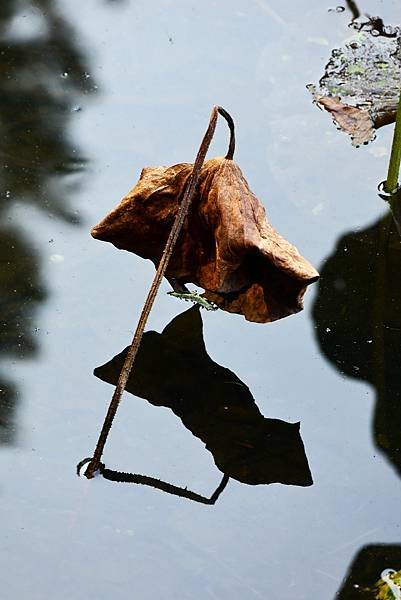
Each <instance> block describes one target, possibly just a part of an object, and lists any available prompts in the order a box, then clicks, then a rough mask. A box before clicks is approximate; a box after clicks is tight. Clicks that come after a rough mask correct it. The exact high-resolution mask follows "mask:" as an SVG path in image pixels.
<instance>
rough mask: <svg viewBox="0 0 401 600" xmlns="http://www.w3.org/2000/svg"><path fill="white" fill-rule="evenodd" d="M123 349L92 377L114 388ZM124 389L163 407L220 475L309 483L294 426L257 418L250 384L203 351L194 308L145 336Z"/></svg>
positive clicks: (255, 481)
mask: <svg viewBox="0 0 401 600" xmlns="http://www.w3.org/2000/svg"><path fill="white" fill-rule="evenodd" d="M126 353H127V349H125V350H124V351H123V352H121V353H120V354H118V355H117V356H115V357H114V358H113V359H112V360H111V361H110V362H108V363H106V364H105V365H103V366H101V367H98V368H97V369H95V375H96V376H97V377H99V378H100V379H102V380H104V381H107V382H108V383H112V384H114V385H116V383H117V379H118V376H119V373H120V371H121V367H122V365H123V363H124V360H125V357H126ZM126 389H127V391H128V392H130V393H131V394H134V395H136V396H139V397H141V398H145V399H147V400H148V401H149V402H150V403H151V404H153V405H155V406H165V407H168V408H170V409H171V410H172V411H173V412H174V413H175V414H176V415H177V416H178V417H179V418H180V419H181V421H182V423H183V425H185V427H187V429H189V430H190V431H191V433H193V435H194V436H196V437H198V438H200V439H201V440H202V441H203V443H204V444H205V446H206V449H207V450H209V452H211V453H212V455H213V458H214V461H215V464H216V466H217V468H218V469H220V471H221V472H222V473H224V474H225V475H226V476H228V477H231V478H233V479H236V480H237V481H240V482H241V483H247V484H251V485H256V484H268V483H284V484H287V485H301V486H308V485H311V484H312V476H311V473H310V470H309V465H308V461H307V458H306V455H305V450H304V446H303V443H302V439H301V437H300V434H299V423H286V422H285V421H281V420H278V419H267V418H265V417H263V415H262V414H261V412H260V411H259V409H258V407H257V406H256V404H255V400H254V399H253V397H252V394H251V392H250V391H249V388H248V387H247V386H246V385H245V384H244V383H243V382H242V381H241V380H240V379H239V378H238V377H237V376H236V375H235V374H234V373H233V372H232V371H230V370H229V369H226V368H224V367H221V366H220V365H218V364H217V363H215V362H214V361H213V360H212V359H211V358H210V357H209V356H208V354H207V352H206V348H205V343H204V340H203V332H202V318H201V315H200V311H199V308H197V307H194V308H191V309H189V310H188V311H186V312H185V313H182V314H181V315H179V316H178V317H175V319H173V321H172V322H171V323H169V325H167V327H166V328H165V329H164V331H163V332H162V333H161V334H159V333H156V332H155V331H149V332H147V333H145V335H144V337H143V341H142V344H141V348H140V351H139V354H138V356H137V359H136V364H135V369H134V371H133V372H132V373H131V375H130V378H129V380H128V383H127V386H126ZM133 435H135V433H134V432H133Z"/></svg>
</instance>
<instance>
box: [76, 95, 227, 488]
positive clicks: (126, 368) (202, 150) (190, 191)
mask: <svg viewBox="0 0 401 600" xmlns="http://www.w3.org/2000/svg"><path fill="white" fill-rule="evenodd" d="M219 114H221V115H222V116H223V117H224V118H225V119H226V121H227V123H228V126H229V128H230V143H229V148H228V152H227V156H226V158H228V159H232V157H233V154H234V149H235V136H234V122H233V120H232V118H231V116H230V115H229V114H228V113H227V111H225V110H224V108H222V107H221V106H214V107H213V109H212V112H211V115H210V119H209V124H208V127H207V130H206V133H205V135H204V136H203V139H202V142H201V145H200V147H199V150H198V154H197V155H196V159H195V162H194V167H193V169H192V173H191V176H190V179H189V183H188V186H187V188H186V191H185V193H184V197H183V199H182V202H181V205H180V208H179V210H178V212H177V216H176V218H175V221H174V224H173V226H172V228H171V231H170V235H169V237H168V239H167V242H166V246H165V248H164V250H163V254H162V257H161V259H160V262H159V266H158V268H157V271H156V274H155V276H154V279H153V282H152V285H151V287H150V290H149V293H148V295H147V298H146V300H145V304H144V306H143V309H142V312H141V315H140V317H139V321H138V325H137V328H136V330H135V334H134V337H133V339H132V342H131V345H130V347H129V349H128V353H127V356H126V359H125V361H124V364H123V366H122V369H121V373H120V376H119V378H118V381H117V385H116V388H115V390H114V394H113V397H112V399H111V402H110V405H109V408H108V411H107V414H106V417H105V420H104V423H103V426H102V429H101V432H100V435H99V439H98V442H97V444H96V448H95V451H94V454H93V457H92V458H89V459H84V460H83V461H81V462H80V463H79V466H80V467H81V466H83V465H84V464H85V463H86V462H89V464H88V467H87V469H86V471H85V477H87V478H88V479H92V478H93V477H94V476H95V473H96V471H98V470H99V468H100V464H101V462H100V461H101V458H102V455H103V450H104V446H105V444H106V441H107V438H108V435H109V433H110V429H111V426H112V424H113V420H114V417H115V415H116V412H117V409H118V406H119V404H120V400H121V397H122V395H123V392H124V390H125V386H126V384H127V381H128V377H129V375H130V373H131V369H132V366H133V364H134V360H135V357H136V355H137V353H138V350H139V346H140V343H141V340H142V336H143V332H144V329H145V325H146V322H147V320H148V317H149V314H150V311H151V310H152V306H153V303H154V301H155V299H156V295H157V292H158V290H159V287H160V284H161V282H162V279H163V277H164V275H165V272H166V269H167V266H168V263H169V260H170V257H171V255H172V253H173V250H174V246H175V244H176V241H177V239H178V236H179V234H180V231H181V229H182V226H183V223H184V220H185V217H186V216H187V213H188V209H189V206H190V204H191V201H192V199H193V197H194V194H195V191H196V186H197V183H198V180H199V175H200V172H201V169H202V165H203V163H204V161H205V158H206V153H207V151H208V149H209V146H210V143H211V141H212V139H213V135H214V132H215V129H216V123H217V118H218V115H219Z"/></svg>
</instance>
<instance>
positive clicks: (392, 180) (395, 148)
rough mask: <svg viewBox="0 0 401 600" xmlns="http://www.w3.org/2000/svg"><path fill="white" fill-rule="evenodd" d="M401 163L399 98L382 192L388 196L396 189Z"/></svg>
mask: <svg viewBox="0 0 401 600" xmlns="http://www.w3.org/2000/svg"><path fill="white" fill-rule="evenodd" d="M400 162H401V96H400V100H399V102H398V108H397V117H396V121H395V127H394V136H393V145H392V147H391V156H390V163H389V165H388V173H387V180H386V183H385V185H384V190H385V192H387V193H388V194H394V193H395V192H396V191H397V188H398V174H399V172H400Z"/></svg>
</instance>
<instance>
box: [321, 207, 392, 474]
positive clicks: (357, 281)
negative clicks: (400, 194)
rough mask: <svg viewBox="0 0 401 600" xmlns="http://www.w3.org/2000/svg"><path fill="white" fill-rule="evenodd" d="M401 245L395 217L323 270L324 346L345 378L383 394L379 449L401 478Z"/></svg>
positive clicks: (349, 241)
mask: <svg viewBox="0 0 401 600" xmlns="http://www.w3.org/2000/svg"><path fill="white" fill-rule="evenodd" d="M400 272H401V243H400V238H399V236H398V233H397V231H396V228H395V225H394V223H393V220H392V217H391V215H390V214H389V215H388V216H386V217H385V218H384V219H382V220H381V221H379V222H377V223H375V224H374V225H373V226H371V227H369V228H368V229H365V230H363V231H358V232H353V233H349V234H346V235H345V236H343V237H342V238H341V239H340V240H339V241H338V243H337V248H336V250H335V252H334V253H333V255H332V256H330V257H329V258H328V259H327V261H326V263H325V264H324V266H323V268H322V278H321V280H320V283H319V288H318V294H317V297H316V301H315V306H314V309H313V317H314V320H315V323H316V332H317V336H318V340H319V344H320V346H321V349H322V351H323V353H324V354H325V356H326V357H327V358H328V360H330V362H332V363H334V365H335V366H336V367H337V369H339V371H340V372H342V373H345V374H346V375H348V376H350V377H354V378H356V379H362V380H365V381H367V382H369V383H371V384H372V385H373V386H374V387H375V389H376V391H377V405H376V412H375V419H374V431H375V438H376V444H377V445H378V446H379V448H380V449H381V450H382V451H383V452H384V453H385V454H386V455H387V456H388V458H389V459H390V460H391V462H392V463H393V465H394V466H395V467H396V468H397V471H398V472H399V473H401V452H400V431H401V370H400V364H401V313H400V306H401V277H400Z"/></svg>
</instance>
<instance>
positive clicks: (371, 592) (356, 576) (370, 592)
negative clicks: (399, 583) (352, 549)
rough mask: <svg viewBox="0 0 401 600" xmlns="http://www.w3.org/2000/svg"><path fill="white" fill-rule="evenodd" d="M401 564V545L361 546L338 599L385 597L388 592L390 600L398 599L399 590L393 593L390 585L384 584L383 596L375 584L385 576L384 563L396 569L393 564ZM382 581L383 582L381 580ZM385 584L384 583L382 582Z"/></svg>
mask: <svg viewBox="0 0 401 600" xmlns="http://www.w3.org/2000/svg"><path fill="white" fill-rule="evenodd" d="M400 564H401V545H399V544H398V545H396V544H380V545H379V544H378V545H371V546H365V547H364V548H361V550H360V551H359V552H358V554H357V555H356V556H355V558H354V560H353V561H352V564H351V565H350V567H349V570H348V573H347V574H346V576H345V578H344V583H343V585H342V586H341V589H340V590H339V592H338V595H337V596H336V598H337V599H338V600H358V599H360V598H362V599H365V600H374V599H377V598H378V597H380V598H385V597H386V596H385V595H384V594H386V593H387V598H389V600H393V598H395V600H397V596H396V594H397V592H396V591H395V593H392V591H391V590H390V589H389V588H388V586H386V585H384V586H383V589H382V591H381V596H378V593H379V591H378V588H377V587H376V588H375V584H377V583H378V582H380V581H381V575H382V574H383V576H385V574H384V573H383V571H385V570H386V569H384V568H383V567H384V565H385V566H386V567H387V569H388V568H391V569H392V570H395V569H394V568H392V567H391V565H400ZM381 583H382V582H381ZM382 585H383V583H382Z"/></svg>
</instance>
